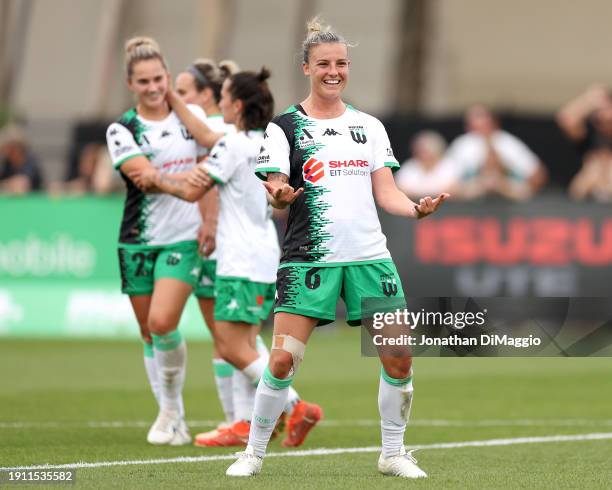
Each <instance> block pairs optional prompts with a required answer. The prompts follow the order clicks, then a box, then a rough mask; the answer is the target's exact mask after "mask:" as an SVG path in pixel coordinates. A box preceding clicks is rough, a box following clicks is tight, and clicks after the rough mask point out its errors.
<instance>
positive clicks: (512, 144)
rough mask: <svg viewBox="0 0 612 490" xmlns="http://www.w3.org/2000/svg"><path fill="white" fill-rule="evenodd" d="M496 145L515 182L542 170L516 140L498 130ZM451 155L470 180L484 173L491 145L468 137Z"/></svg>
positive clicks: (473, 135)
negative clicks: (488, 147) (488, 149)
mask: <svg viewBox="0 0 612 490" xmlns="http://www.w3.org/2000/svg"><path fill="white" fill-rule="evenodd" d="M492 145H493V148H494V149H495V152H496V153H497V155H498V156H499V158H500V160H501V164H502V165H503V166H504V168H505V169H506V171H507V173H508V175H509V176H510V177H511V178H513V179H515V180H519V181H522V180H526V179H528V178H529V177H531V176H532V175H533V174H534V173H535V172H536V170H537V169H538V165H539V160H538V157H537V156H536V155H535V153H533V151H531V150H530V149H529V147H528V146H527V145H526V144H525V143H523V142H522V141H521V140H520V139H518V138H517V137H516V136H514V135H512V134H510V133H508V132H506V131H502V130H498V131H496V132H495V133H494V134H493V136H492ZM448 155H449V157H450V158H451V159H452V160H454V161H455V162H457V163H458V164H459V168H460V170H461V173H462V176H461V177H462V179H463V180H470V179H471V178H474V177H475V176H476V175H477V174H478V173H479V172H480V170H481V169H482V167H483V165H484V163H485V160H486V157H487V144H486V141H485V139H484V137H483V136H481V135H479V134H476V133H466V134H464V135H461V136H459V137H458V138H457V139H455V141H453V143H452V144H451V146H450V147H449V149H448Z"/></svg>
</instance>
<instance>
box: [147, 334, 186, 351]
mask: <svg viewBox="0 0 612 490" xmlns="http://www.w3.org/2000/svg"><path fill="white" fill-rule="evenodd" d="M151 337H153V347H154V348H155V349H157V350H161V351H169V350H174V349H176V348H177V347H178V346H179V345H181V342H182V341H183V336H182V335H181V333H180V332H179V331H178V330H174V331H172V332H170V333H167V334H166V335H155V334H151Z"/></svg>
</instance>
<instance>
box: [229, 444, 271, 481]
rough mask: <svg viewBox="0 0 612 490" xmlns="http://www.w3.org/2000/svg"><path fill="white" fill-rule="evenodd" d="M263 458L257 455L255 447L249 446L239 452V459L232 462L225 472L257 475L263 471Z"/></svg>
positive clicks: (234, 474) (239, 474)
mask: <svg viewBox="0 0 612 490" xmlns="http://www.w3.org/2000/svg"><path fill="white" fill-rule="evenodd" d="M262 464H263V458H261V457H259V456H256V455H255V452H254V451H253V448H252V447H251V446H247V448H246V449H245V450H244V451H242V452H241V453H238V459H237V460H236V461H234V463H232V465H231V466H230V467H229V468H228V469H227V471H226V472H225V474H226V475H227V476H255V475H257V474H258V473H259V472H260V471H261V465H262Z"/></svg>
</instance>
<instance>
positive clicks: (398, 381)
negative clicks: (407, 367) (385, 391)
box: [380, 366, 412, 386]
mask: <svg viewBox="0 0 612 490" xmlns="http://www.w3.org/2000/svg"><path fill="white" fill-rule="evenodd" d="M411 373H412V371H411ZM380 375H381V376H382V379H384V380H385V381H386V382H387V383H389V384H390V385H391V386H406V385H407V384H408V383H412V374H411V375H410V376H408V377H407V378H403V379H395V378H392V377H391V376H389V375H388V374H387V372H386V371H385V368H384V367H382V366H381V367H380Z"/></svg>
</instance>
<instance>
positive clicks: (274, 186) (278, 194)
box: [263, 172, 304, 209]
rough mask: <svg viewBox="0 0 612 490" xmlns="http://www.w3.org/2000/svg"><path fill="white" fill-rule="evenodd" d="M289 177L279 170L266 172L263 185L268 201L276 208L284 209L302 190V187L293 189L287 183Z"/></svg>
mask: <svg viewBox="0 0 612 490" xmlns="http://www.w3.org/2000/svg"><path fill="white" fill-rule="evenodd" d="M288 182H289V177H288V176H287V175H285V174H283V173H280V172H272V173H269V174H268V180H267V182H264V183H263V185H264V187H265V188H266V190H267V191H268V202H269V203H270V204H271V205H272V207H274V208H276V209H284V208H286V207H287V206H289V205H290V204H292V203H293V201H295V200H296V199H297V198H298V196H299V195H300V194H301V193H302V192H304V188H303V187H300V188H299V189H298V190H294V189H293V187H291V186H290V185H289V184H288Z"/></svg>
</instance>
